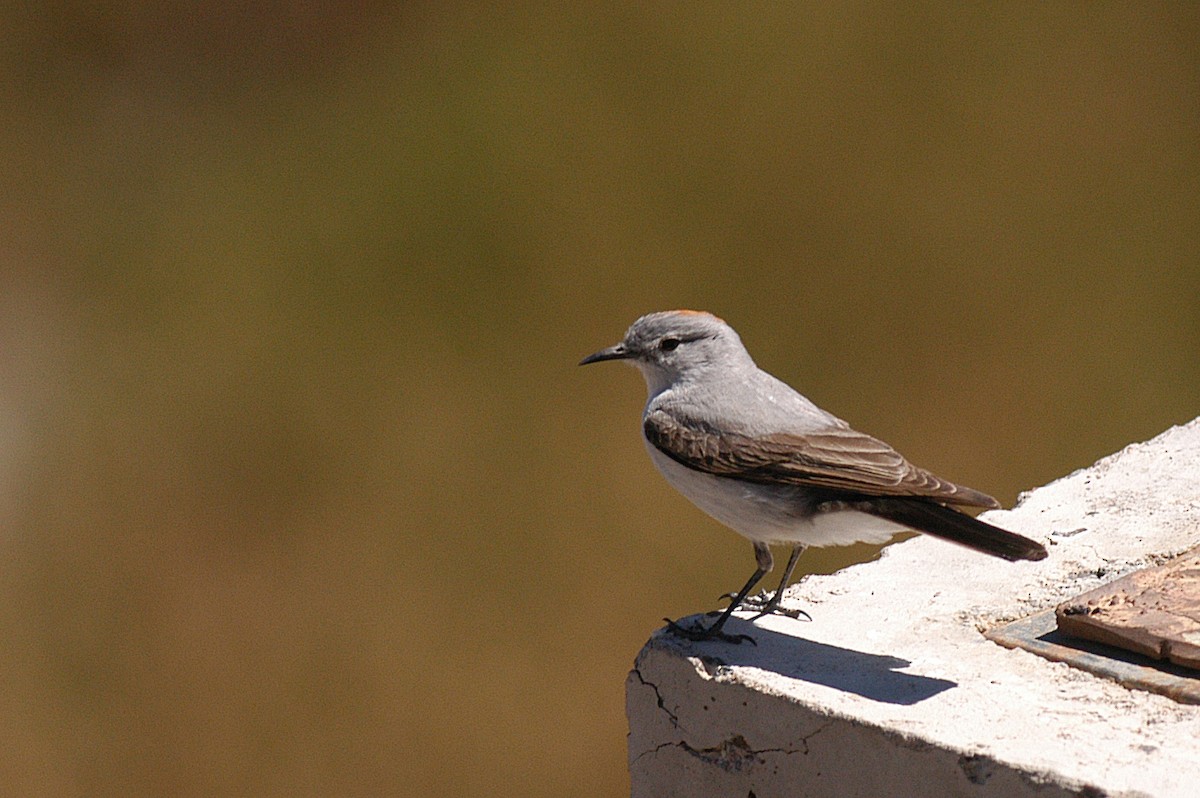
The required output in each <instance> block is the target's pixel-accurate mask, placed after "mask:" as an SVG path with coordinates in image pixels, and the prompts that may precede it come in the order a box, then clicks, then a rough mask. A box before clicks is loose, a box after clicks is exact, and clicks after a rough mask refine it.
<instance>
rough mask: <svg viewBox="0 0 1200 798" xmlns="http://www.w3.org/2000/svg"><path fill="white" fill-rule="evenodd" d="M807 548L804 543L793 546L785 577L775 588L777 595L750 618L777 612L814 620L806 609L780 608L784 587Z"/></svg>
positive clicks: (754, 618) (753, 619) (754, 619)
mask: <svg viewBox="0 0 1200 798" xmlns="http://www.w3.org/2000/svg"><path fill="white" fill-rule="evenodd" d="M806 548H808V547H807V546H805V545H804V544H803V543H797V544H796V545H795V546H793V547H792V554H791V556H790V557H788V561H787V566H786V567H785V568H784V569H783V579H780V580H779V587H778V588H777V589H776V590H775V595H773V596H771V600H770V601H768V602H767V603H766V604H764V605H763V608H762V611H761V612H759V613H758V615H755V616H754V617H753V618H751V619H750V620H752V621H756V620H758V619H759V618H761V617H763V616H764V615H770V614H772V613H776V612H778V613H780V614H783V615H787V616H788V617H791V618H800V617H801V616H803V617H805V618H807V619H808V620H810V621H811V620H812V616H810V615H809V614H808V613H807V612H805V611H804V610H781V609H780V608H779V601H780V599H782V598H783V589H784V588H785V587H787V585H788V581H789V580H790V579H791V578H792V571H794V570H796V560H799V559H800V555H801V554H803V553H804V550H805V549H806Z"/></svg>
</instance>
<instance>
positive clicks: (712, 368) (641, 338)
mask: <svg viewBox="0 0 1200 798" xmlns="http://www.w3.org/2000/svg"><path fill="white" fill-rule="evenodd" d="M602 360H624V361H627V362H629V363H630V364H632V365H634V366H637V367H638V370H639V371H641V372H642V376H643V377H645V378H646V387H647V388H648V389H649V391H650V394H651V396H653V395H655V394H657V393H659V392H661V391H662V390H663V389H664V388H666V387H668V386H670V385H673V384H675V383H676V382H679V381H681V380H686V379H689V378H691V377H695V376H697V375H699V374H701V373H712V372H720V371H722V370H724V371H727V372H729V371H734V370H737V369H739V368H743V367H744V366H746V365H747V364H748V365H750V366H753V365H754V361H753V360H751V358H750V355H749V353H747V352H746V348H745V347H744V346H742V339H741V338H739V337H738V334H737V333H736V332H734V330H733V328H732V327H730V326H729V325H728V324H726V323H725V322H724V321H722V320H721V319H719V318H717V317H716V316H714V315H712V314H711V313H705V312H703V311H698V310H667V311H663V312H660V313H650V314H648V315H646V316H642V317H641V318H640V319H638V320H637V321H635V322H634V323H633V324H632V325H631V326H630V328H629V329H628V330H627V331H626V332H625V337H624V338H623V339H621V341H620V343H617V344H614V345H613V346H610V347H608V348H607V349H601V350H600V351H599V352H596V353H595V354H592V355H588V356H587V357H585V358H584V359H583V360H581V361H580V362H579V365H581V366H584V365H587V364H588V363H598V362H600V361H602Z"/></svg>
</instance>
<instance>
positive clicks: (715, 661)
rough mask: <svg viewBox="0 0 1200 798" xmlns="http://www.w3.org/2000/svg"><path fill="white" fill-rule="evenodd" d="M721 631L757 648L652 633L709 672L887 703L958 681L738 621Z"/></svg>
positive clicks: (920, 697) (927, 694)
mask: <svg viewBox="0 0 1200 798" xmlns="http://www.w3.org/2000/svg"><path fill="white" fill-rule="evenodd" d="M702 619H704V622H705V623H711V619H705V618H704V616H703V615H693V616H691V617H689V618H685V619H682V620H681V621H680V623H682V624H684V625H686V626H691V625H693V624H695V623H697V622H699V621H701V620H702ZM725 630H726V631H728V632H730V633H731V634H745V635H749V636H750V637H752V638H753V639H754V642H755V643H757V644H758V645H752V644H750V643H741V644H734V643H726V642H721V641H705V642H703V643H695V642H689V641H686V640H682V639H680V638H678V637H676V636H675V635H672V634H670V633H669V632H667V631H666V630H665V629H663V630H660V631H659V632H657V633H655V638H656V642H660V643H667V644H669V645H674V646H678V647H679V649H680V650H681V651H686V652H687V653H688V654H690V655H692V656H696V657H700V658H701V660H702V661H703V662H704V663H705V664H706V665H707V666H708V667H709V668H710V669H711V668H713V667H716V668H720V667H721V666H733V665H739V666H750V667H753V668H759V669H760V670H764V671H771V672H774V673H778V674H779V675H780V676H786V677H787V678H789V679H797V680H799V681H804V682H810V683H812V684H820V685H824V686H826V687H832V688H833V689H835V690H842V691H844V692H847V693H854V694H855V695H860V696H862V697H863V698H867V699H870V700H871V701H879V702H881V703H885V704H900V705H904V706H909V705H912V704H916V703H918V702H921V701H924V700H925V699H927V698H932V697H933V696H935V695H937V694H938V693H941V692H944V691H946V690H949V689H950V688H952V687H957V686H958V683H957V682H952V681H949V680H947V679H936V678H933V677H930V676H920V675H918V674H913V673H900V672H899V670H900V669H901V668H907V667H908V666H909V665H911V664H912V663H911V662H909V661H908V660H905V659H901V658H899V657H889V656H884V655H880V654H869V653H867V652H864V651H855V650H853V649H849V648H840V647H838V646H831V645H828V644H826V643H817V642H814V641H812V640H805V639H804V638H803V637H793V636H792V635H786V634H781V633H780V632H776V631H773V630H771V629H764V628H763V627H761V626H755V625H754V624H752V623H750V622H749V621H745V620H741V619H738V618H736V617H734V618H730V620H729V623H728V624H727V625H726V626H725ZM668 641H670V643H668Z"/></svg>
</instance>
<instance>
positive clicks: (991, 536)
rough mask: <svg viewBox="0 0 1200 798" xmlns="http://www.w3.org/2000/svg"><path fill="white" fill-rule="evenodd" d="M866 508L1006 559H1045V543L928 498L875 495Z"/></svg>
mask: <svg viewBox="0 0 1200 798" xmlns="http://www.w3.org/2000/svg"><path fill="white" fill-rule="evenodd" d="M870 505H871V506H870V510H869V512H870V513H871V514H872V515H877V516H879V517H880V518H886V519H888V520H889V521H895V522H896V523H898V524H903V525H904V526H907V527H909V528H911V529H915V530H916V531H918V532H924V533H925V534H927V535H933V536H934V537H938V538H942V539H943V540H948V541H950V542H951V543H958V544H960V545H963V546H966V547H967V548H969V549H974V550H975V551H981V552H983V553H984V554H991V555H992V556H995V557H1003V558H1004V559H1006V560H1010V561H1012V560H1044V559H1045V558H1046V547H1045V546H1043V545H1042V544H1040V543H1038V542H1037V541H1033V540H1030V539H1029V538H1026V537H1022V536H1020V535H1018V534H1016V533H1015V532H1009V531H1008V530H1005V529H1001V528H1000V527H997V526H992V525H991V524H987V523H984V522H983V521H980V520H979V519H977V518H973V517H971V516H969V515H967V514H966V513H963V512H959V511H958V510H955V509H953V508H950V507H946V506H944V505H941V504H937V503H935V502H931V501H924V500H921V499H909V498H903V499H902V498H895V499H893V498H876V499H873V500H872V501H871V503H870Z"/></svg>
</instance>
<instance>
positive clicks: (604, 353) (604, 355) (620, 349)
mask: <svg viewBox="0 0 1200 798" xmlns="http://www.w3.org/2000/svg"><path fill="white" fill-rule="evenodd" d="M631 357H633V353H632V352H630V351H629V350H628V349H626V348H625V344H623V343H620V344H614V345H613V346H610V347H608V348H607V349H601V350H600V351H599V352H597V353H596V354H594V355H588V356H587V357H585V358H584V359H583V360H581V361H579V365H581V366H586V365H587V364H588V363H599V362H600V361H601V360H626V359H628V358H631Z"/></svg>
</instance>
